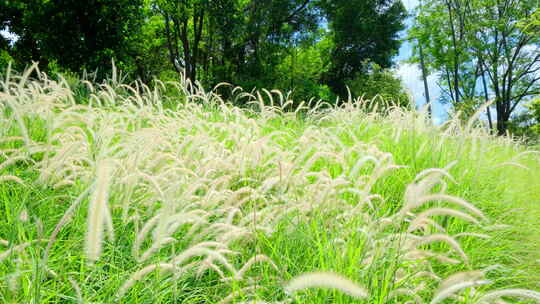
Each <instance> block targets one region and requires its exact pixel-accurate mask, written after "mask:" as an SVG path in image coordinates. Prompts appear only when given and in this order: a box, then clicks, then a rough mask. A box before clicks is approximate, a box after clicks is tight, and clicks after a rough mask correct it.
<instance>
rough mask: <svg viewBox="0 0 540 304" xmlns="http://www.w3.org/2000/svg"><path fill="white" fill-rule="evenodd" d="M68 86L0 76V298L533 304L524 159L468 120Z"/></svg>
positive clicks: (539, 229) (534, 178)
mask: <svg viewBox="0 0 540 304" xmlns="http://www.w3.org/2000/svg"><path fill="white" fill-rule="evenodd" d="M87 85H88V90H89V91H90V92H91V95H89V96H90V98H88V99H87V100H85V103H84V104H80V103H79V101H80V100H78V99H77V96H75V95H74V92H73V91H72V90H71V89H70V88H69V86H68V85H67V83H66V82H63V81H53V80H50V79H49V78H47V77H46V76H45V75H43V74H39V73H38V72H36V71H35V70H28V71H27V72H26V73H25V74H22V75H14V74H12V75H8V76H7V77H6V78H5V79H4V80H3V81H2V89H1V91H0V112H1V115H0V219H1V221H0V302H1V303H240V302H245V303H406V302H409V303H423V302H427V303H535V302H540V293H538V291H539V290H540V155H539V153H538V151H535V150H534V149H533V148H528V147H525V146H523V145H521V144H519V143H517V142H515V141H512V140H511V139H509V138H500V137H494V136H491V135H489V134H487V132H486V131H485V130H484V129H483V128H482V127H481V126H480V123H478V121H476V119H475V118H474V117H473V118H472V119H471V120H470V121H469V122H468V123H462V122H461V121H460V120H459V119H457V118H456V119H453V120H450V121H448V122H447V123H445V124H443V125H440V126H433V125H432V124H431V123H429V120H428V119H427V117H426V115H425V113H424V112H422V111H408V110H402V109H397V108H389V109H387V110H386V111H384V113H383V114H381V112H382V111H376V110H372V111H368V112H366V111H365V110H363V109H365V102H363V101H362V100H351V101H349V102H347V103H344V104H343V105H342V106H340V107H325V106H323V105H322V104H320V103H319V104H318V105H319V106H318V107H311V109H308V108H300V109H299V110H298V111H296V112H293V111H285V110H284V109H288V108H289V104H288V100H287V96H283V95H282V94H281V93H279V92H277V91H273V92H267V91H261V92H260V93H255V94H247V93H244V92H242V91H241V90H239V89H235V90H234V91H232V92H233V97H231V100H238V99H243V100H247V101H249V104H250V105H249V106H247V107H244V108H238V107H235V106H234V105H232V104H230V103H228V102H225V101H223V100H222V99H221V98H220V97H219V96H218V95H216V94H214V93H212V92H205V91H204V90H202V89H201V88H199V87H198V86H195V85H191V84H190V83H189V82H187V81H183V82H181V83H177V84H174V85H173V84H164V85H163V87H165V86H166V87H167V88H168V90H171V88H175V90H177V93H178V94H177V96H178V98H177V99H171V98H165V97H163V96H162V95H161V94H160V91H162V90H163V88H162V89H159V88H160V86H157V88H156V89H149V88H147V87H144V86H142V85H138V86H131V87H128V86H125V85H122V84H119V83H118V81H117V80H116V77H115V76H114V75H113V78H112V79H111V80H110V81H109V82H108V83H107V84H104V85H97V84H90V83H87ZM171 104H173V105H174V106H171Z"/></svg>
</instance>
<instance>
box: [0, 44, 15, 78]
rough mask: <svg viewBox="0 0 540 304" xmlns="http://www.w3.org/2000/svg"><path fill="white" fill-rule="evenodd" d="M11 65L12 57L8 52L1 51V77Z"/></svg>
mask: <svg viewBox="0 0 540 304" xmlns="http://www.w3.org/2000/svg"><path fill="white" fill-rule="evenodd" d="M10 63H13V58H12V57H11V55H9V53H8V52H7V51H6V50H2V49H0V75H1V74H3V73H4V72H5V70H6V69H7V67H8V65H9V64H10Z"/></svg>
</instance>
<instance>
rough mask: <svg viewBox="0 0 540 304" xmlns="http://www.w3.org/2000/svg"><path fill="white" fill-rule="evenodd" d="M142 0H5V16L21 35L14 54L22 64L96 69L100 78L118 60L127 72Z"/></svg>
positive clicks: (1, 7) (3, 4) (14, 46)
mask: <svg viewBox="0 0 540 304" xmlns="http://www.w3.org/2000/svg"><path fill="white" fill-rule="evenodd" d="M142 4H143V2H142V0H119V1H117V0H114V1H113V0H92V1H83V2H81V1H78V0H67V1H45V0H39V1H34V0H21V1H2V4H0V10H7V11H9V12H10V14H9V15H8V16H4V20H2V21H3V22H4V23H5V24H7V25H8V26H9V30H10V31H12V32H14V33H16V34H17V35H18V36H19V38H18V40H17V41H16V42H15V44H14V45H13V47H12V51H11V54H12V56H14V57H16V59H17V60H18V61H20V62H29V61H30V60H35V61H40V62H41V63H42V64H43V67H47V66H48V62H49V61H52V60H55V61H56V62H57V63H58V65H60V66H61V67H63V68H64V69H69V70H72V71H74V72H81V71H82V70H83V69H86V70H90V71H93V70H96V69H99V72H100V74H101V75H102V76H104V75H105V74H106V72H107V71H105V70H103V69H106V67H109V66H110V62H111V58H116V61H117V64H118V65H119V66H120V67H121V68H125V69H126V70H128V71H129V68H130V67H131V64H130V62H131V60H132V55H133V52H135V50H134V49H133V46H134V45H133V43H130V40H131V39H132V37H137V35H139V32H140V28H141V24H142V22H143V20H144V19H143V16H142V10H141V8H142Z"/></svg>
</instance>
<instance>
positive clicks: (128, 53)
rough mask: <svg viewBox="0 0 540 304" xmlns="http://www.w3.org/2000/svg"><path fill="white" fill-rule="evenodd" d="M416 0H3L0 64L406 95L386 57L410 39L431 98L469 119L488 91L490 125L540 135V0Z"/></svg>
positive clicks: (404, 98)
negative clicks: (434, 82)
mask: <svg viewBox="0 0 540 304" xmlns="http://www.w3.org/2000/svg"><path fill="white" fill-rule="evenodd" d="M418 2H419V5H418V7H417V8H416V10H415V11H414V12H412V14H407V11H406V10H405V7H404V5H403V3H402V1H400V0H86V1H79V0H4V1H0V29H7V30H8V31H9V32H10V33H12V34H14V35H15V36H16V37H17V38H16V39H7V38H5V37H3V36H0V71H4V70H5V67H6V66H7V64H8V62H13V63H14V67H15V69H17V70H23V69H24V67H25V66H26V65H28V64H29V63H31V62H32V61H39V62H40V68H41V69H42V70H45V71H47V72H50V74H51V75H54V74H55V73H57V72H61V73H63V74H64V75H73V78H74V79H76V78H77V77H80V75H81V73H83V71H88V72H94V71H97V72H96V73H94V74H93V76H94V77H95V78H94V79H95V80H97V81H100V80H102V79H104V78H107V77H108V76H107V75H110V69H111V59H114V60H115V63H116V65H117V66H118V68H119V69H120V70H121V71H123V72H124V73H126V75H127V80H128V81H129V80H140V81H142V82H144V83H147V84H150V85H151V84H152V80H153V79H154V77H157V78H159V79H161V80H176V79H178V77H179V76H180V75H181V73H185V75H186V76H187V77H189V78H190V79H191V80H194V81H198V82H199V83H200V84H201V85H203V86H204V87H206V88H212V87H214V86H215V85H217V84H219V83H221V82H227V83H231V84H233V85H236V86H241V87H242V88H244V90H246V91H251V90H252V89H255V88H258V89H260V88H278V89H280V90H282V91H292V95H291V96H290V97H291V98H292V99H294V100H295V101H298V102H300V101H302V100H309V99H310V98H312V97H314V98H317V99H323V100H326V101H330V102H333V101H335V100H336V98H337V97H340V98H341V99H346V98H347V97H348V94H349V92H348V90H347V88H349V89H350V90H351V93H352V95H353V96H361V95H363V96H364V97H365V98H366V99H371V98H373V97H374V96H376V95H381V96H382V97H383V98H385V99H386V100H391V101H393V102H395V103H399V104H400V105H404V106H407V105H411V104H414V103H412V102H411V101H410V99H409V97H408V93H407V92H406V90H405V89H404V87H403V85H402V82H401V80H400V79H399V78H398V77H397V76H396V74H395V71H393V70H391V69H390V68H391V67H392V65H393V61H392V59H393V58H394V57H395V55H396V54H397V52H398V49H399V47H400V44H401V41H402V40H404V39H407V40H408V43H410V44H411V45H412V47H413V55H412V57H411V58H410V61H411V62H413V63H418V64H420V66H421V67H422V70H423V76H424V83H425V87H426V90H425V93H424V94H425V96H426V97H427V100H428V101H431V102H434V100H430V98H429V96H430V92H429V90H428V89H427V88H428V85H427V80H426V77H427V76H428V75H429V74H434V75H436V78H437V79H438V85H439V87H440V89H441V91H442V94H441V95H440V97H438V99H439V101H441V102H443V103H447V104H449V105H450V109H451V111H453V112H455V113H457V112H460V113H461V114H460V115H461V116H462V117H463V119H464V120H466V119H467V118H468V117H470V116H471V115H472V114H473V113H475V112H476V111H477V110H478V109H479V108H480V107H481V106H482V105H483V104H485V103H486V102H487V101H491V102H492V105H491V106H489V107H487V108H486V110H485V118H484V120H485V121H486V124H487V125H488V126H489V128H490V129H491V130H493V133H496V134H500V135H502V134H506V133H507V132H508V131H510V132H511V133H513V134H517V135H526V136H528V137H530V138H532V137H535V136H536V137H539V136H540V99H538V98H537V96H538V95H539V94H540V12H539V2H538V0H421V1H418ZM408 17H412V18H410V19H408V20H409V21H410V24H409V25H410V26H409V27H408V28H406V27H405V23H406V20H407V18H408ZM407 22H408V21H407ZM405 30H407V32H405ZM418 81H420V79H418ZM432 93H433V92H432ZM435 114H436V115H437V116H438V117H439V118H440V116H441V114H442V113H435Z"/></svg>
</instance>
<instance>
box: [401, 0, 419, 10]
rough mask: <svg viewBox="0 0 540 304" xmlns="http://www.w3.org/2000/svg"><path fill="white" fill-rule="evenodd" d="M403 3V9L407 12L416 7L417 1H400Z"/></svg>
mask: <svg viewBox="0 0 540 304" xmlns="http://www.w3.org/2000/svg"><path fill="white" fill-rule="evenodd" d="M401 1H402V2H403V5H405V8H406V9H407V10H408V11H411V10H413V9H414V8H415V7H417V6H418V0H401Z"/></svg>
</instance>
